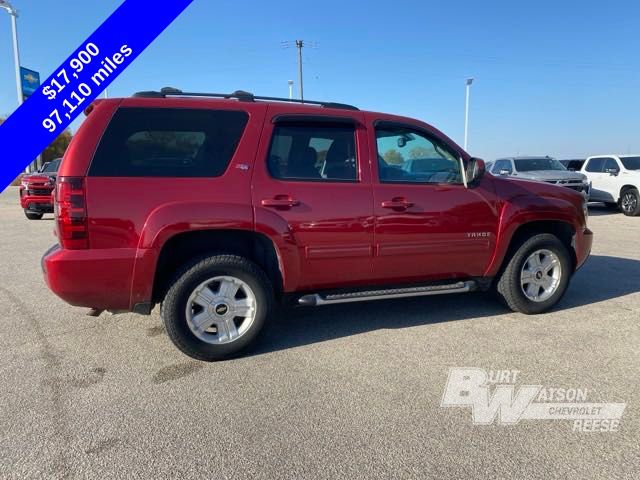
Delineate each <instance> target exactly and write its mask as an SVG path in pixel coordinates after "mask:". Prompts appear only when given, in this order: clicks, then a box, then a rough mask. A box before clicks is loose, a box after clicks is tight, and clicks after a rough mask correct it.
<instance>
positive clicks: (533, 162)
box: [514, 157, 566, 172]
mask: <svg viewBox="0 0 640 480" xmlns="http://www.w3.org/2000/svg"><path fill="white" fill-rule="evenodd" d="M514 162H515V164H516V170H517V171H518V172H536V171H539V170H566V168H564V165H562V164H561V163H560V162H559V161H558V160H556V159H554V158H546V157H543V158H522V159H516V160H514Z"/></svg>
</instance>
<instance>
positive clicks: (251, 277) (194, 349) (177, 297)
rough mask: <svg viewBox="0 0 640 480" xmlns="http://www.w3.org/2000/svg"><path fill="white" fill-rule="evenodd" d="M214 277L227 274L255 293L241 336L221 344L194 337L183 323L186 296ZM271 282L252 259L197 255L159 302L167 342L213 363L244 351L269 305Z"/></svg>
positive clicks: (258, 327)
mask: <svg viewBox="0 0 640 480" xmlns="http://www.w3.org/2000/svg"><path fill="white" fill-rule="evenodd" d="M217 276H231V277H235V278H237V279H240V280H242V281H243V282H245V283H246V284H247V285H249V287H250V288H251V290H252V291H253V294H254V295H255V300H256V302H255V304H256V314H255V318H254V320H253V323H251V325H250V327H249V329H248V330H247V331H246V332H244V334H243V335H241V336H240V337H238V338H236V339H235V340H233V341H231V342H230V343H225V344H211V343H207V342H205V341H203V340H201V339H200V338H198V337H197V336H196V335H195V334H194V333H193V332H192V331H191V329H190V327H189V326H188V324H187V315H186V307H187V302H188V299H189V296H190V295H191V294H192V293H193V291H194V290H195V289H196V287H198V286H199V285H200V284H202V283H203V282H205V281H207V280H208V279H212V278H214V277H217ZM273 298H274V295H273V287H272V285H271V282H270V281H269V279H268V278H267V276H266V275H265V273H264V272H263V271H262V269H261V268H260V267H258V266H257V265H256V264H254V263H253V262H251V261H249V260H247V259H246V258H243V257H239V256H236V255H216V256H211V257H207V258H201V259H199V260H196V261H194V262H193V263H191V264H189V265H187V266H186V267H185V268H184V269H183V270H182V271H181V272H180V273H179V274H178V275H177V276H176V279H175V281H174V282H173V283H172V284H171V287H170V288H169V291H168V292H167V295H166V297H165V299H164V302H163V304H162V319H163V321H164V325H165V328H166V330H167V334H168V335H169V338H170V339H171V341H172V342H173V343H174V344H175V346H176V347H178V349H180V350H181V351H182V352H183V353H185V354H186V355H188V356H190V357H192V358H195V359H196V360H203V361H206V362H213V361H216V360H224V359H228V358H232V357H234V356H237V355H239V354H240V353H242V352H245V351H246V350H247V349H249V347H250V346H251V345H252V344H253V343H254V342H255V341H256V339H257V338H258V336H259V334H260V331H261V330H262V329H263V327H264V325H265V323H266V322H267V320H268V318H269V316H270V314H271V310H272V308H273Z"/></svg>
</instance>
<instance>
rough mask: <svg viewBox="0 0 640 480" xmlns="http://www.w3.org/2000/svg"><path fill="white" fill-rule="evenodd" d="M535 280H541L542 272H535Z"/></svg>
mask: <svg viewBox="0 0 640 480" xmlns="http://www.w3.org/2000/svg"><path fill="white" fill-rule="evenodd" d="M536 280H542V272H541V271H540V270H538V271H537V272H536Z"/></svg>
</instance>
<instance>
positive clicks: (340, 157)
mask: <svg viewBox="0 0 640 480" xmlns="http://www.w3.org/2000/svg"><path fill="white" fill-rule="evenodd" d="M367 149H368V145H367V141H366V129H365V127H364V123H363V118H362V114H361V113H360V112H349V115H344V116H342V115H340V114H337V115H336V116H334V117H331V116H330V115H329V114H323V115H318V116H313V115H306V114H305V115H302V114H300V115H290V114H287V113H286V111H284V110H283V107H280V106H274V105H271V106H270V107H269V111H268V113H267V119H266V121H265V126H264V129H263V133H262V136H261V144H260V148H259V151H258V157H257V159H256V162H255V172H254V175H253V192H252V197H253V205H254V213H255V223H256V230H257V231H259V232H262V233H265V234H266V235H268V236H270V237H271V238H274V237H276V238H278V239H279V241H281V242H283V245H282V246H281V248H280V251H281V255H288V257H287V258H281V259H280V261H281V264H282V267H283V269H284V270H285V277H286V278H285V279H284V280H285V282H284V283H285V291H294V290H304V289H316V288H318V289H320V288H334V287H343V286H349V285H355V284H358V283H366V282H367V281H368V279H370V277H371V274H372V257H373V202H372V192H371V171H370V167H369V162H368V152H367Z"/></svg>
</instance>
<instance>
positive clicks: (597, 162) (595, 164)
mask: <svg viewBox="0 0 640 480" xmlns="http://www.w3.org/2000/svg"><path fill="white" fill-rule="evenodd" d="M605 160H606V159H605V158H592V159H591V160H589V163H588V164H587V168H586V170H587V172H592V173H600V172H603V171H604V162H605Z"/></svg>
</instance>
